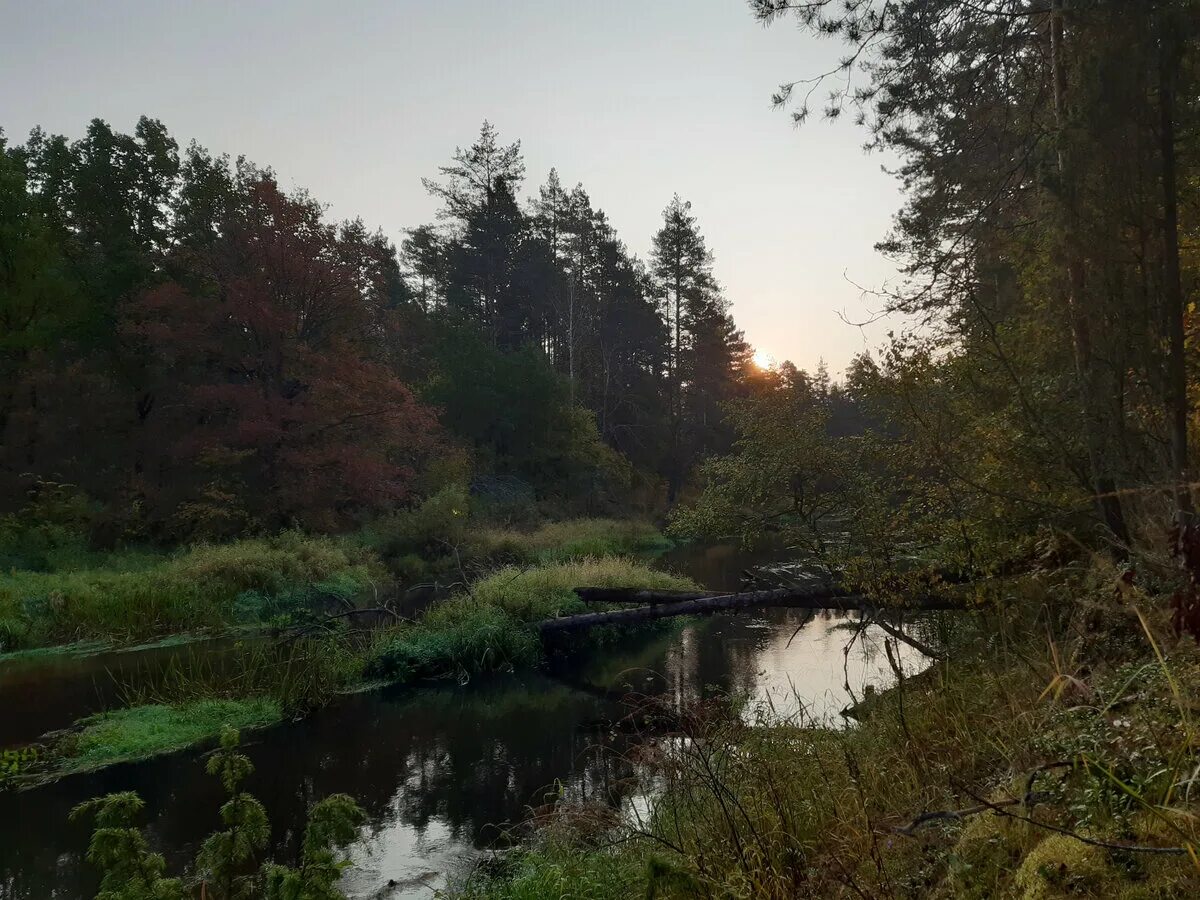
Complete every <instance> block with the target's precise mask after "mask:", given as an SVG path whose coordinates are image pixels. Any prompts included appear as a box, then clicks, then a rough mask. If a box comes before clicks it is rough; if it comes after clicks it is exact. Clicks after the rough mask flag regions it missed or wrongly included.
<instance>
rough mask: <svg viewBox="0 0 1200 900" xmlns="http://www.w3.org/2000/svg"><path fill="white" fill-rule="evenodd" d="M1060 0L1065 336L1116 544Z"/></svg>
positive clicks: (1119, 524) (1056, 42) (1054, 50)
mask: <svg viewBox="0 0 1200 900" xmlns="http://www.w3.org/2000/svg"><path fill="white" fill-rule="evenodd" d="M1063 38H1064V27H1063V0H1053V2H1052V4H1051V19H1050V61H1051V68H1052V70H1053V73H1052V80H1053V82H1054V84H1053V88H1054V121H1055V126H1056V128H1057V131H1058V154H1057V156H1058V173H1059V180H1060V184H1059V191H1060V197H1061V203H1062V208H1063V213H1064V217H1063V218H1064V222H1063V228H1064V230H1065V234H1064V241H1063V243H1064V245H1065V254H1064V255H1065V257H1066V282H1067V294H1066V308H1067V316H1068V319H1069V320H1070V323H1071V340H1072V347H1073V350H1074V354H1075V372H1076V379H1077V381H1078V383H1079V393H1080V405H1081V407H1082V412H1083V430H1084V434H1083V440H1084V447H1085V449H1086V452H1087V458H1088V469H1089V473H1090V475H1091V481H1092V492H1093V496H1094V498H1095V502H1096V508H1097V512H1098V513H1099V515H1100V518H1101V520H1102V521H1103V522H1104V524H1105V525H1106V526H1108V529H1109V531H1111V532H1112V534H1113V536H1114V537H1115V538H1116V539H1117V541H1118V542H1119V543H1120V544H1122V545H1128V543H1129V530H1128V528H1127V527H1126V525H1125V514H1124V511H1123V509H1122V507H1121V498H1120V496H1119V495H1118V493H1117V485H1116V479H1115V478H1114V477H1113V475H1112V474H1111V468H1110V465H1109V460H1108V453H1107V443H1108V441H1107V438H1108V435H1107V434H1106V431H1107V430H1108V427H1107V426H1108V425H1109V422H1108V419H1109V416H1107V415H1105V413H1104V408H1105V404H1106V403H1108V402H1109V400H1111V399H1112V398H1111V397H1105V396H1103V394H1104V393H1105V389H1104V384H1103V383H1102V382H1103V379H1101V378H1100V377H1099V376H1100V372H1099V366H1098V365H1097V363H1096V359H1095V356H1094V353H1093V349H1092V329H1091V321H1090V318H1091V317H1090V315H1089V311H1088V309H1087V273H1086V270H1085V268H1084V261H1083V255H1082V252H1081V249H1080V240H1081V236H1080V227H1079V201H1078V196H1077V194H1078V187H1077V183H1078V173H1077V172H1075V170H1074V161H1073V159H1072V158H1071V155H1070V153H1069V150H1070V146H1069V136H1068V132H1067V105H1066V94H1067V70H1066V63H1065V61H1064V59H1063V53H1064V50H1063Z"/></svg>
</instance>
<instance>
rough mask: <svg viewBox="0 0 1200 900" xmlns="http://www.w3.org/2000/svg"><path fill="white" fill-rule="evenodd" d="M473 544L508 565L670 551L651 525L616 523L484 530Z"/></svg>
mask: <svg viewBox="0 0 1200 900" xmlns="http://www.w3.org/2000/svg"><path fill="white" fill-rule="evenodd" d="M475 540H476V541H477V543H478V546H479V548H480V550H481V551H482V552H483V553H485V554H487V555H489V556H492V557H498V558H508V559H509V560H510V561H512V562H556V561H561V560H570V559H585V558H588V557H603V556H629V555H633V554H637V553H653V552H660V551H663V550H667V549H670V547H671V541H670V540H668V539H667V538H665V537H663V535H662V533H661V532H659V531H658V529H656V528H655V527H654V526H653V525H650V524H649V523H647V522H638V521H624V520H620V519H568V520H566V521H563V522H548V523H546V524H544V525H541V526H539V527H537V528H535V529H533V530H532V531H518V530H515V529H510V528H504V529H500V528H484V529H480V530H479V531H477V532H476V533H475Z"/></svg>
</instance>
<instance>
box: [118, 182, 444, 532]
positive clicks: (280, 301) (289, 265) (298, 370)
mask: <svg viewBox="0 0 1200 900" xmlns="http://www.w3.org/2000/svg"><path fill="white" fill-rule="evenodd" d="M233 191H234V196H233V198H232V202H231V203H229V204H227V207H228V211H227V212H225V213H224V214H223V215H224V218H223V220H222V221H218V222H214V223H213V228H212V229H211V232H210V233H208V234H206V235H205V237H204V239H203V240H191V241H188V242H186V243H182V244H181V245H180V246H178V247H177V248H176V249H175V251H174V254H173V259H172V263H173V264H172V266H171V270H172V273H173V277H172V278H171V279H170V280H168V281H165V282H164V283H162V284H160V285H158V286H156V287H155V288H153V289H151V290H149V291H146V292H144V293H143V294H141V295H140V296H139V297H137V298H136V300H135V301H133V302H132V303H130V304H128V305H127V307H126V308H125V310H124V326H123V331H124V333H125V334H126V335H127V336H128V337H129V338H130V339H132V340H134V341H137V342H140V343H141V345H142V354H141V357H142V358H143V359H144V360H145V361H146V370H145V372H144V373H143V374H142V375H141V378H142V380H143V381H144V383H145V394H144V398H145V399H144V400H143V402H142V405H143V407H144V408H145V415H144V416H143V426H144V427H143V429H142V433H141V435H140V439H139V440H138V441H137V442H136V449H135V453H136V454H137V456H138V460H137V465H136V470H137V472H138V479H139V489H140V491H141V492H142V493H143V495H144V497H145V498H146V503H147V505H148V506H150V507H152V508H153V509H154V510H155V511H156V514H158V515H162V516H164V518H168V519H169V521H170V523H171V529H170V530H171V531H173V532H175V533H176V534H177V535H178V536H195V535H197V534H205V535H213V536H215V535H219V534H222V533H233V532H236V531H238V530H242V529H244V528H245V527H247V526H251V525H259V526H266V527H278V526H280V525H289V524H292V523H296V524H301V525H304V526H306V527H309V528H334V527H337V526H339V525H342V524H345V523H346V522H347V521H348V520H349V519H352V518H353V517H355V516H356V515H358V514H361V513H363V512H368V511H378V510H381V509H386V508H388V507H390V506H394V505H395V504H398V503H401V502H403V501H405V499H406V498H407V497H408V496H409V495H410V493H411V491H412V487H413V481H414V476H415V472H416V471H417V470H418V468H419V466H420V465H421V462H422V460H423V458H424V457H426V456H427V455H428V453H429V452H430V451H431V449H432V448H433V447H434V446H435V444H436V441H437V423H436V419H435V416H434V415H433V413H432V412H431V411H430V410H429V409H428V408H427V407H425V406H423V405H422V404H421V403H420V402H419V401H418V400H417V399H416V398H415V397H414V396H413V393H412V391H411V390H410V389H409V388H408V387H407V386H406V385H405V384H404V383H403V382H402V381H401V380H400V379H399V378H397V377H396V375H395V374H394V370H393V368H392V367H391V366H390V365H389V363H388V361H389V357H390V356H391V355H392V354H391V352H390V351H389V348H388V346H387V344H388V342H392V341H394V340H395V329H394V328H393V327H390V325H391V321H392V319H393V318H395V310H394V309H393V308H392V307H393V301H394V297H393V295H392V293H391V290H392V286H393V285H394V283H395V272H394V255H393V254H391V253H389V252H384V251H386V249H387V244H386V241H384V240H383V238H382V237H381V236H379V235H370V234H368V233H366V232H365V230H364V229H363V228H362V227H361V225H358V224H357V223H353V224H351V225H348V226H342V227H338V226H335V225H332V224H329V223H327V222H325V221H324V217H323V211H322V209H321V207H320V206H319V205H318V204H317V203H316V202H315V201H313V200H312V199H310V198H309V197H307V196H305V195H292V196H289V195H286V194H284V193H283V192H282V191H280V189H279V187H278V185H277V184H276V183H275V181H274V180H273V179H272V178H271V177H270V175H269V174H263V173H251V174H250V175H248V176H245V177H242V178H240V179H239V180H238V181H237V182H236V184H235V185H234V187H233Z"/></svg>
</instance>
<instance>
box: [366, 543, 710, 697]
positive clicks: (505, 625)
mask: <svg viewBox="0 0 1200 900" xmlns="http://www.w3.org/2000/svg"><path fill="white" fill-rule="evenodd" d="M585 585H590V586H596V587H633V588H648V589H655V590H670V589H676V588H678V589H685V588H688V587H690V586H691V584H690V582H688V581H687V580H686V579H682V578H679V577H678V576H675V575H671V574H668V573H666V572H659V571H656V570H654V569H651V568H649V567H648V566H646V565H643V564H640V563H637V562H633V561H631V560H628V559H620V558H606V559H582V560H574V561H570V562H559V563H550V564H546V565H540V566H534V567H519V566H506V567H504V568H502V569H499V570H497V571H495V572H493V573H492V574H491V575H488V576H487V577H486V578H484V579H482V580H480V581H477V582H475V584H473V585H472V586H471V587H470V588H469V589H467V590H464V591H463V592H462V593H460V594H458V595H456V596H454V597H452V598H450V599H449V600H446V601H445V602H442V603H439V604H437V605H435V606H433V607H432V608H431V609H430V610H429V611H428V612H427V613H426V614H425V615H424V616H423V617H422V618H421V619H420V620H419V621H417V622H415V623H413V624H410V625H405V626H402V627H400V628H399V629H396V630H394V631H392V632H390V633H388V634H386V635H384V636H383V637H382V638H381V639H380V641H379V642H378V643H377V645H376V647H375V648H374V649H373V651H372V652H371V654H370V657H369V659H368V662H367V672H368V673H369V674H372V675H376V676H379V677H386V678H392V679H397V680H409V679H412V678H418V677H440V676H446V675H460V676H462V675H469V674H471V673H474V672H481V671H489V670H497V669H507V668H518V667H522V666H531V665H535V664H536V663H537V662H538V661H539V660H540V659H541V653H542V648H541V641H540V638H539V636H538V633H537V630H536V623H538V622H540V621H542V620H543V619H549V618H553V617H554V616H558V615H563V614H568V613H573V612H580V611H582V610H583V609H584V605H583V603H582V602H581V601H580V600H579V598H578V597H577V596H576V595H575V593H574V589H575V588H576V587H581V586H585Z"/></svg>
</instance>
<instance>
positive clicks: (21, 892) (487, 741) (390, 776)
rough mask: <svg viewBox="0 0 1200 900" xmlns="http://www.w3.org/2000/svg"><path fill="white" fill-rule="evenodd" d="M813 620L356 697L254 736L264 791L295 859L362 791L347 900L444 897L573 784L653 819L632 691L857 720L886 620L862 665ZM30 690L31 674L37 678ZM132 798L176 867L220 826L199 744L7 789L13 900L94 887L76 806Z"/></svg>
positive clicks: (249, 747) (772, 615)
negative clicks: (633, 729)
mask: <svg viewBox="0 0 1200 900" xmlns="http://www.w3.org/2000/svg"><path fill="white" fill-rule="evenodd" d="M692 552H693V555H694V557H695V558H694V559H692V560H690V561H688V564H687V565H686V566H685V567H684V568H686V569H687V570H688V571H692V572H693V573H694V577H696V578H697V579H698V580H700V581H702V582H703V583H705V584H708V585H711V586H713V587H715V588H728V587H730V585H731V584H732V585H733V586H736V584H737V580H738V578H739V577H740V573H741V571H742V570H743V569H744V568H745V566H747V565H748V564H752V562H753V561H751V562H748V561H747V559H746V557H745V556H744V555H741V554H738V553H732V552H730V551H729V550H728V549H717V550H709V549H703V548H699V549H696V550H694V551H692ZM805 618H806V614H805V613H804V612H802V611H799V610H788V609H776V610H766V611H761V610H760V611H754V612H746V613H742V614H738V615H717V616H712V617H708V618H698V619H692V620H688V621H687V622H681V623H677V624H676V626H675V627H674V628H673V629H672V630H670V631H667V632H664V633H659V634H657V635H655V636H649V637H646V636H643V637H639V638H630V639H628V640H627V641H625V642H623V644H622V646H621V647H620V648H618V649H615V650H608V651H605V652H604V653H595V654H591V655H589V656H587V657H585V658H582V659H579V660H577V661H573V662H571V663H568V664H567V665H566V666H564V668H563V670H561V671H557V672H555V673H554V675H553V677H546V676H544V675H540V674H537V673H526V674H522V675H520V676H507V677H501V678H497V679H493V680H487V681H481V680H477V681H476V682H474V683H472V684H469V685H466V686H458V685H454V684H450V683H446V682H441V683H438V684H436V685H432V686H428V687H422V688H420V689H418V690H410V691H381V692H375V693H371V694H360V695H355V696H352V697H346V698H344V699H343V700H341V701H339V702H338V703H336V704H334V705H333V706H332V707H329V708H327V709H324V710H321V711H319V712H317V713H316V714H314V715H313V716H311V717H310V718H309V719H307V720H305V721H302V722H299V723H296V724H292V725H287V726H283V727H280V728H275V729H270V730H267V731H265V732H261V733H258V734H254V735H253V736H248V740H247V741H246V752H247V753H248V755H249V756H250V757H251V759H252V760H253V761H254V763H255V765H256V766H257V767H258V771H257V772H256V773H255V775H254V776H252V778H251V779H250V782H249V783H248V784H247V788H248V790H250V791H251V792H253V793H255V794H256V795H257V796H259V797H260V799H262V801H263V803H264V805H265V806H266V808H267V811H268V815H269V816H270V819H271V822H272V825H273V832H272V835H273V837H272V840H273V845H272V852H273V853H275V854H278V855H279V856H280V857H281V858H284V859H287V858H288V857H289V855H290V854H292V853H294V852H295V847H296V843H297V841H298V839H299V835H300V833H301V831H302V828H303V820H304V816H305V811H306V809H307V807H308V806H309V805H310V804H311V803H312V802H313V801H315V800H316V799H318V798H320V797H322V796H326V795H328V794H330V793H334V792H338V791H343V792H346V793H348V794H350V795H351V796H353V797H354V798H355V799H356V800H358V801H359V802H360V803H361V804H362V805H363V806H364V808H365V809H366V811H367V814H368V823H367V825H366V826H364V828H363V832H362V837H361V839H360V840H359V842H358V843H357V844H356V845H355V846H354V847H353V849H352V858H353V861H354V864H355V865H354V868H353V869H351V870H349V871H348V872H347V874H346V876H345V879H344V882H343V886H344V889H345V890H346V892H347V894H348V895H349V896H351V897H353V898H391V900H399V898H416V897H421V898H428V897H431V896H433V891H434V890H435V889H436V888H438V887H441V886H444V885H445V883H446V876H447V873H449V874H450V877H453V876H454V873H456V872H460V871H462V870H463V869H464V868H465V867H468V866H469V865H470V861H471V860H472V859H473V858H475V857H476V856H478V854H479V853H480V852H481V850H482V848H486V847H488V846H491V845H492V844H493V842H495V841H496V840H497V838H498V836H499V835H500V833H501V829H502V828H503V826H505V825H506V824H509V823H514V822H520V821H521V820H523V819H525V818H526V817H527V816H528V814H529V811H530V810H531V809H534V808H536V807H539V806H541V805H542V804H545V803H546V802H547V800H548V799H549V798H551V797H553V796H555V795H557V794H560V793H561V795H562V796H564V797H566V798H568V799H569V800H572V801H576V800H585V801H594V800H605V801H608V802H614V803H618V804H619V805H620V806H621V807H622V809H623V810H624V811H625V813H626V814H627V815H634V816H637V815H641V816H642V817H644V816H645V815H646V813H647V812H648V806H649V802H650V801H649V800H648V798H647V794H646V793H642V792H640V790H639V789H638V787H637V785H636V782H635V779H634V778H633V777H632V776H633V775H634V774H635V773H634V767H633V765H632V764H631V763H630V761H629V759H628V758H627V757H626V756H625V751H627V750H628V749H629V748H630V746H631V742H632V740H633V738H632V737H631V736H630V735H627V734H622V733H620V732H619V730H613V729H611V728H609V727H607V726H605V725H604V723H606V722H612V721H613V720H616V719H619V718H621V716H623V715H624V714H625V713H627V712H628V708H627V707H626V706H624V705H623V704H622V703H621V702H620V698H621V697H622V696H623V695H624V694H625V692H626V691H631V690H632V691H635V692H637V693H641V694H647V695H658V696H663V697H667V698H670V699H671V700H672V701H675V702H677V703H682V702H687V701H691V700H695V699H698V698H700V697H703V696H708V695H711V694H712V693H714V692H717V693H730V694H736V695H739V696H744V697H747V698H748V699H749V704H748V711H747V715H748V716H752V715H754V711H755V709H756V708H759V709H763V708H765V709H767V710H768V711H773V713H774V714H775V715H778V716H792V715H794V714H795V713H796V712H798V711H799V709H800V708H801V706H803V708H804V709H805V710H806V711H807V713H808V715H809V716H811V717H812V718H815V719H816V720H818V721H828V722H831V723H833V724H841V721H840V718H839V717H838V716H837V712H838V711H839V710H841V709H842V708H844V707H845V706H846V705H847V704H848V703H850V702H852V698H851V697H850V696H849V695H848V694H847V692H846V690H845V687H844V682H845V681H846V678H847V675H848V679H849V683H850V685H851V687H852V688H853V690H854V691H855V693H856V694H857V695H858V696H859V697H861V696H862V688H863V686H864V685H865V684H868V683H871V684H874V685H876V686H879V687H883V686H886V685H888V684H890V683H891V682H892V680H893V674H892V672H891V668H890V666H889V664H888V661H887V657H886V654H885V653H884V652H883V648H882V634H881V633H880V632H879V631H878V630H876V629H869V630H868V632H867V633H866V634H865V635H864V637H866V640H863V639H861V638H860V640H859V641H857V642H856V643H855V647H854V649H853V650H852V652H851V653H850V654H849V656H848V658H847V657H844V656H843V652H842V649H843V647H844V646H845V644H846V642H847V641H848V640H849V639H850V637H851V635H852V634H853V627H854V626H853V623H854V620H853V619H850V618H834V617H830V616H826V615H818V616H816V617H814V618H813V619H812V620H811V621H809V622H808V623H807V624H805V625H804V627H803V628H800V630H799V631H797V628H798V626H800V625H801V624H802V623H804V622H805ZM846 623H850V624H851V627H850V628H847V627H845V625H846ZM901 650H902V651H905V652H902V653H901V654H900V657H901V659H902V661H903V662H904V665H905V668H906V671H908V672H909V673H915V672H916V671H917V669H918V666H919V659H918V658H916V657H915V655H914V653H913V652H912V651H910V650H909V649H908V648H907V647H901ZM843 662H845V664H846V671H845V673H844V672H843ZM26 674H27V675H28V673H26ZM66 674H69V673H57V675H56V676H55V677H56V678H60V681H59V682H58V683H59V684H62V685H64V688H63V690H62V691H60V693H61V694H62V696H63V697H66V698H68V699H70V701H71V703H73V704H79V703H81V702H83V701H84V700H86V699H87V697H86V696H85V694H86V690H85V689H83V688H80V689H79V690H75V689H74V688H73V687H71V685H70V684H69V679H66V680H62V679H63V678H66ZM84 677H86V678H88V679H89V680H90V679H91V678H92V677H93V673H92V672H90V671H88V672H86V673H85V674H84ZM22 683H23V684H30V682H29V681H28V680H27V679H25V678H24V676H23V682H22ZM33 684H35V685H36V678H35V679H34V682H33ZM2 688H3V684H2V683H0V703H2V702H3V699H4V698H3V691H2ZM68 688H70V690H68ZM72 692H73V693H72ZM76 695H77V696H76ZM118 790H136V791H138V792H139V793H141V794H142V796H143V797H144V798H145V800H146V804H147V816H146V822H147V825H148V830H149V834H150V839H151V841H152V843H153V844H154V845H155V847H156V848H160V849H162V850H163V851H164V852H165V853H166V855H167V857H168V860H169V865H170V867H171V869H172V870H173V871H178V870H179V868H180V866H181V865H182V864H183V862H184V861H185V860H189V859H190V858H191V857H192V856H193V855H194V853H195V849H196V847H197V846H198V844H199V842H200V841H201V840H202V839H203V837H204V836H205V835H206V834H207V833H208V832H209V831H211V830H212V828H213V827H215V826H216V824H217V820H216V810H217V808H218V807H219V805H220V803H221V800H222V799H223V798H222V796H221V791H220V788H219V786H218V785H217V784H216V783H215V781H214V780H213V779H212V778H210V777H209V776H207V775H205V774H204V772H203V760H202V758H201V755H200V754H199V753H196V752H191V753H184V754H178V755H176V756H172V757H167V758H163V759H159V760H154V761H151V762H149V763H145V764H140V765H132V766H121V767H116V768H114V769H110V770H107V771H105V772H101V773H96V774H95V775H90V776H81V777H78V778H70V779H65V780H64V781H62V782H59V783H58V784H56V785H51V786H49V787H46V788H42V789H39V790H37V791H33V792H28V793H24V794H7V795H6V794H0V900H34V898H36V900H42V898H45V897H55V898H77V897H82V896H92V893H94V884H95V882H94V874H93V873H92V872H91V870H90V868H89V867H88V866H87V865H86V863H84V862H83V860H82V853H83V850H84V848H85V847H86V842H87V832H86V829H84V828H83V827H82V826H80V825H78V824H77V823H67V814H68V812H69V810H70V808H71V807H72V806H74V805H75V804H76V803H78V802H80V801H82V800H84V799H87V798H88V797H92V796H96V795H98V794H102V793H106V792H109V791H118ZM650 793H651V794H652V793H653V791H652V790H651V791H650ZM89 891H90V892H89Z"/></svg>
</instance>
